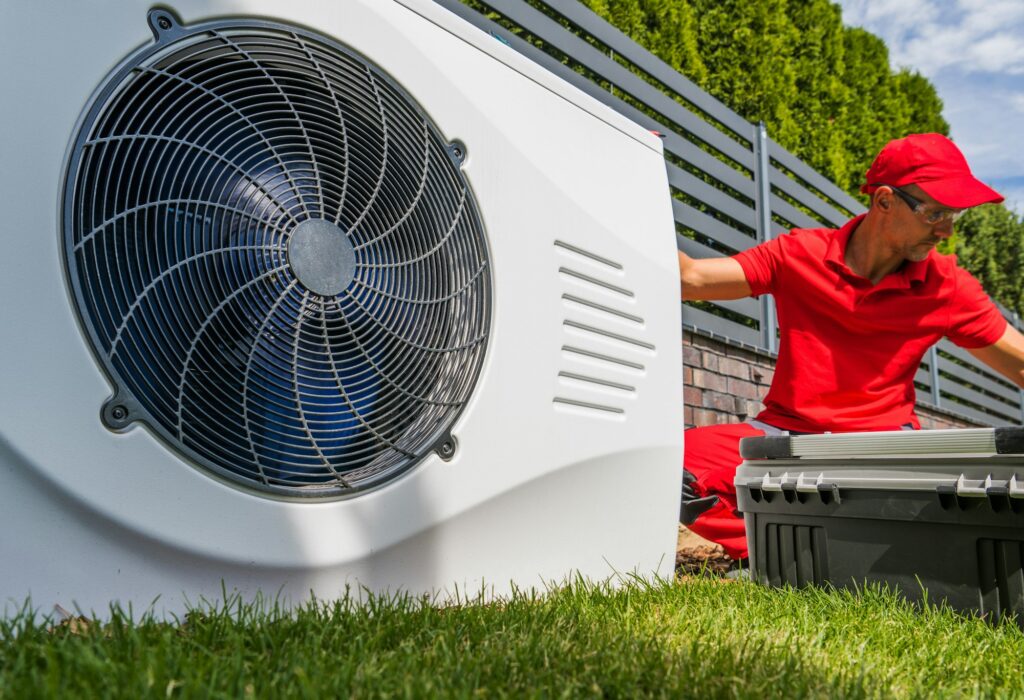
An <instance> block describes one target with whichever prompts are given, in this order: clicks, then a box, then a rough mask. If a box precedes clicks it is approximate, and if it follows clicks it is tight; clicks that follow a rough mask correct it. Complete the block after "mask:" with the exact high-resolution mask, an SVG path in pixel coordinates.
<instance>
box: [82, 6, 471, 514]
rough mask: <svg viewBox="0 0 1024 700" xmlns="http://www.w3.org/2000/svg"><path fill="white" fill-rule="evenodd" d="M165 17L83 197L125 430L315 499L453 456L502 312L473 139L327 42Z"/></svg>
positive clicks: (88, 272)
mask: <svg viewBox="0 0 1024 700" xmlns="http://www.w3.org/2000/svg"><path fill="white" fill-rule="evenodd" d="M149 21H150V25H151V27H152V28H153V30H154V34H155V36H156V42H155V43H154V44H153V45H152V46H149V47H146V48H144V49H143V50H141V51H140V52H139V53H137V54H135V55H134V56H132V57H131V58H129V59H128V60H127V61H126V62H125V64H123V65H122V67H121V68H120V69H118V70H117V71H116V72H115V74H114V75H113V76H111V78H110V79H109V80H108V81H107V82H106V83H105V84H104V85H103V86H102V87H101V89H100V91H99V92H98V93H97V96H96V97H95V99H94V100H93V103H92V105H91V107H90V109H89V111H88V112H87V114H86V115H85V117H84V120H83V123H82V125H81V128H80V132H79V135H78V139H77V142H76V144H75V148H74V149H73V150H72V156H71V161H70V163H69V167H68V173H67V181H66V185H65V197H64V250H65V258H66V264H67V267H68V273H69V277H70V280H71V284H72V287H73V289H74V296H75V300H76V303H77V306H78V311H79V315H80V317H81V319H82V321H83V325H84V326H85V327H86V329H87V331H88V334H89V336H90V339H91V342H92V344H93V348H94V350H95V353H96V355H97V357H98V358H99V360H100V362H101V364H102V365H103V366H104V368H105V369H106V371H107V372H108V374H109V375H110V377H111V379H112V380H113V382H114V384H115V387H116V390H115V396H114V397H113V398H112V399H111V400H110V401H109V402H108V403H107V404H106V406H104V408H103V417H104V420H105V422H106V423H107V425H108V426H110V427H112V428H114V429H123V428H126V427H128V426H129V425H130V424H132V423H133V422H134V421H143V422H145V423H146V424H147V425H149V426H151V428H152V429H154V430H155V431H156V432H157V433H158V434H159V435H160V436H161V437H163V439H164V440H165V441H167V442H168V443H169V444H170V445H171V446H172V447H174V448H175V449H177V450H179V451H180V452H181V453H183V454H184V455H186V456H187V457H188V458H190V459H191V460H192V461H194V462H195V463H197V464H199V465H200V466H202V467H204V468H206V469H209V470H211V471H213V472H215V473H217V474H219V475H221V476H224V477H228V478H230V479H232V480H234V481H239V482H242V483H244V484H246V485H248V486H250V487H253V488H256V489H258V490H261V491H265V492H274V493H279V494H284V495H292V496H303V497H308V496H330V497H337V496H342V495H348V494H352V493H355V492H358V491H362V490H365V489H367V488H370V487H373V486H377V485H380V484H382V483H385V482H388V481H390V480H391V479H393V478H394V477H396V476H397V475H399V474H401V473H402V472H404V471H405V470H407V469H409V468H410V467H412V466H413V465H415V464H416V463H417V462H419V461H420V459H421V458H422V457H423V456H424V455H426V454H427V453H429V452H430V451H432V450H437V451H438V452H439V453H440V454H441V455H442V456H444V457H446V458H447V457H450V456H451V454H452V453H453V451H454V441H453V440H452V438H451V437H450V434H449V431H450V429H451V426H452V424H453V423H454V421H455V420H456V419H457V417H458V415H459V413H460V412H461V410H462V408H463V407H464V406H465V403H466V401H467V400H468V398H469V395H470V394H471V391H472V389H473V386H474V385H475V383H476V379H477V376H478V374H479V371H480V366H481V363H482V361H483V356H484V350H485V346H486V339H487V335H488V329H489V319H490V306H491V302H490V294H491V288H490V274H489V263H488V255H487V247H486V242H485V237H484V232H483V228H482V225H481V223H480V217H479V214H478V212H477V209H476V205H475V202H474V200H473V197H472V194H471V192H470V190H469V187H468V186H467V183H466V181H465V179H464V178H463V176H462V173H461V171H460V168H459V164H460V161H461V158H462V156H463V153H464V151H463V150H462V147H461V145H459V144H455V145H449V144H447V143H446V142H445V141H444V140H443V139H442V138H441V136H440V134H439V132H438V130H437V128H436V127H435V126H434V125H433V124H432V123H431V121H430V120H429V118H428V117H427V116H426V115H425V114H424V113H423V112H422V111H421V110H420V109H419V108H418V106H417V105H416V103H415V102H414V101H413V100H412V99H411V98H410V97H409V96H408V95H407V94H406V93H405V92H404V91H403V90H402V89H401V88H400V87H399V86H398V85H397V84H396V83H395V82H394V81H392V80H391V79H389V78H388V77H387V76H386V75H385V74H384V73H383V72H382V71H381V70H380V69H379V68H377V67H375V66H374V65H373V64H371V63H369V62H368V61H367V60H365V59H364V58H362V57H361V56H359V55H357V54H355V53H354V52H352V51H351V50H349V49H346V48H344V47H342V46H340V45H338V44H336V43H334V42H332V41H330V40H328V39H326V38H324V37H320V36H317V35H315V34H313V33H310V32H308V31H306V30H302V29H299V28H295V27H290V26H284V25H280V24H274V23H267V22H253V21H248V22H247V21H228V22H216V23H208V24H203V25H195V26H190V27H182V26H180V25H179V24H178V23H177V21H176V20H175V19H174V18H173V17H172V16H171V15H170V14H169V13H166V12H164V11H154V12H153V13H151V14H150V18H149ZM296 234H298V235H296Z"/></svg>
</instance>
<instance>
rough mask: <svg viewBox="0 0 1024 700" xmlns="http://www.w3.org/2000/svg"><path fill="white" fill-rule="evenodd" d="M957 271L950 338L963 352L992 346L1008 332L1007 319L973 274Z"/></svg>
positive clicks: (948, 332)
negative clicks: (968, 349)
mask: <svg viewBox="0 0 1024 700" xmlns="http://www.w3.org/2000/svg"><path fill="white" fill-rule="evenodd" d="M953 269H954V270H955V273H956V278H957V287H956V293H955V294H954V295H953V299H952V301H951V302H950V307H951V308H950V314H949V329H948V330H947V331H946V335H947V336H948V337H949V339H950V340H952V341H953V342H954V343H955V344H957V345H959V346H960V347H962V348H983V347H986V346H988V345H991V344H992V343H994V342H996V341H997V340H999V339H1000V338H1001V337H1002V336H1003V333H1004V332H1005V331H1006V319H1005V318H1003V315H1002V314H1001V313H1000V312H999V309H998V308H997V307H996V305H995V304H994V303H992V300H991V299H989V297H988V295H987V294H985V290H984V289H982V288H981V283H980V282H978V280H977V279H975V277H974V276H973V275H972V274H971V273H969V272H968V271H967V270H964V269H963V268H961V267H954V268H953Z"/></svg>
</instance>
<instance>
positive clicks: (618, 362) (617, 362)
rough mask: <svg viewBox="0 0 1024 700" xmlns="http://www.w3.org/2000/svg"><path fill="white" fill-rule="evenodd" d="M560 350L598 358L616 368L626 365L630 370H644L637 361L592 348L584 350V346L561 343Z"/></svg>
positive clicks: (570, 353) (579, 355)
mask: <svg viewBox="0 0 1024 700" xmlns="http://www.w3.org/2000/svg"><path fill="white" fill-rule="evenodd" d="M562 352H563V353H568V354H569V355H570V356H573V355H575V356H578V357H586V358H590V359H592V360H599V361H600V362H607V363H608V364H609V365H611V366H613V367H616V368H619V369H621V368H623V367H628V368H629V369H632V370H637V371H640V372H643V371H644V366H643V365H642V364H640V363H639V362H632V361H631V360H624V359H622V358H621V357H612V356H611V355H603V354H601V353H599V352H594V351H593V350H586V349H584V348H577V347H573V346H572V345H563V346H562Z"/></svg>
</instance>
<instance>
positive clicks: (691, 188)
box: [665, 163, 757, 230]
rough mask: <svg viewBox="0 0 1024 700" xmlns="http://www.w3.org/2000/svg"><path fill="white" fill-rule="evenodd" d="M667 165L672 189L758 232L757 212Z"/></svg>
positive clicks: (688, 174)
mask: <svg viewBox="0 0 1024 700" xmlns="http://www.w3.org/2000/svg"><path fill="white" fill-rule="evenodd" d="M665 165H666V167H667V169H668V182H669V184H670V185H671V186H672V187H674V188H676V189H677V190H679V191H680V192H684V193H686V194H688V195H690V196H691V197H694V198H695V199H697V200H699V201H701V202H703V203H704V204H707V205H708V206H709V207H711V208H712V209H714V210H716V211H720V212H721V213H723V214H725V215H726V216H728V217H729V218H731V219H735V220H736V221H737V222H738V223H740V224H743V225H744V226H747V227H749V228H751V229H753V230H757V212H756V211H754V210H753V209H751V208H750V207H748V206H746V205H745V204H743V203H741V202H739V201H738V200H736V199H733V198H732V197H730V196H729V195H727V194H726V193H725V192H722V191H721V190H717V189H715V188H714V187H712V186H711V185H709V184H708V183H706V182H704V181H703V180H701V179H699V178H697V177H696V176H694V175H691V174H690V173H688V172H686V171H685V170H682V169H680V168H678V167H676V166H675V165H673V164H671V163H666V164H665Z"/></svg>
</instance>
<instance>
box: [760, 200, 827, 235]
mask: <svg viewBox="0 0 1024 700" xmlns="http://www.w3.org/2000/svg"><path fill="white" fill-rule="evenodd" d="M771 202H772V212H773V213H776V214H778V215H779V216H781V217H782V218H783V219H785V220H786V221H788V222H789V223H791V224H793V227H794V228H828V225H827V223H826V222H824V221H821V220H819V219H815V218H813V217H811V216H809V215H808V214H807V213H806V212H803V211H800V210H799V209H797V208H796V207H794V206H793V205H792V204H790V203H789V202H787V201H786V200H784V199H782V198H781V197H779V196H778V195H776V194H773V195H772V196H771Z"/></svg>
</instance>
